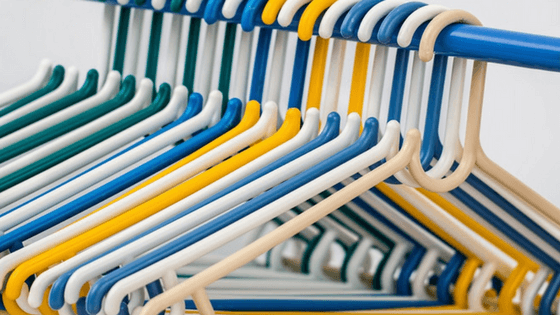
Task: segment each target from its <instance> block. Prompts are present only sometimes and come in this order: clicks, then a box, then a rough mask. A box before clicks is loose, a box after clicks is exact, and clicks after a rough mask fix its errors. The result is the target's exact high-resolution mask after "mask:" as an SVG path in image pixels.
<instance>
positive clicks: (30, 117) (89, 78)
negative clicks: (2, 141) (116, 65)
mask: <svg viewBox="0 0 560 315" xmlns="http://www.w3.org/2000/svg"><path fill="white" fill-rule="evenodd" d="M97 83H98V74H97V71H96V70H90V71H88V73H87V75H86V80H85V82H84V84H83V85H82V87H81V88H80V89H79V90H78V91H76V92H74V93H72V94H70V95H67V96H65V97H64V98H61V99H60V100H57V101H55V102H52V103H51V104H48V105H46V106H43V107H41V108H37V109H35V110H34V111H33V112H30V113H29V114H27V115H24V116H21V117H17V118H15V119H14V120H12V121H10V122H7V123H6V124H4V125H2V126H0V137H4V136H6V135H8V134H10V133H12V132H14V131H16V130H18V129H21V128H23V127H25V126H27V125H29V124H32V123H34V122H36V121H38V120H41V119H43V118H44V117H47V116H49V115H51V114H53V113H56V112H58V111H60V110H63V109H65V108H67V107H68V106H71V105H74V104H76V103H78V102H80V101H82V100H84V99H87V98H88V97H90V96H92V95H94V94H95V93H96V92H97ZM27 108H29V107H28V106H25V107H23V108H21V109H27ZM18 112H19V111H18ZM12 113H15V112H12ZM8 116H9V115H7V116H4V117H8ZM2 118H3V117H2ZM0 119H1V118H0ZM0 161H2V162H4V161H5V159H0Z"/></svg>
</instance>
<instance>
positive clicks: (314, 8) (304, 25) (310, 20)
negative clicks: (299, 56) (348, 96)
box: [299, 1, 368, 104]
mask: <svg viewBox="0 0 560 315" xmlns="http://www.w3.org/2000/svg"><path fill="white" fill-rule="evenodd" d="M337 3H338V2H337ZM330 4H331V3H330V2H324V3H322V2H315V1H314V2H311V4H310V5H309V6H308V8H307V9H306V10H305V11H304V13H303V14H302V17H301V21H300V24H299V32H300V36H303V37H304V39H305V38H308V37H309V36H310V35H311V34H312V30H313V25H314V23H315V20H316V19H317V18H318V16H319V15H320V14H321V12H322V11H323V10H324V9H325V8H327V7H329V6H330ZM335 9H336V8H335ZM329 10H330V8H329ZM338 11H342V12H343V9H342V10H340V9H338ZM340 14H341V13H340ZM325 20H329V22H332V23H331V24H332V27H334V24H335V23H336V20H337V18H336V17H332V15H331V16H329V13H328V11H327V13H325V17H323V19H322V22H321V23H323V22H324V21H325ZM323 29H325V27H323ZM327 29H328V25H327ZM302 32H303V33H304V35H302V34H301V33H302ZM331 32H332V31H331ZM362 54H363V55H364V56H365V55H368V51H366V50H364V52H363V53H362V52H360V51H359V50H358V52H357V53H356V58H363V56H362ZM366 59H367V58H366ZM356 62H357V63H358V61H356ZM363 68H364V69H367V67H363ZM363 74H365V72H364V73H363ZM362 76H363V75H362ZM361 81H363V82H364V83H365V78H361ZM362 94H363V93H359V92H358V93H353V94H352V95H362ZM361 102H363V99H362V100H353V101H351V103H353V104H358V103H361Z"/></svg>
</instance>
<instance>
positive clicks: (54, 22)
mask: <svg viewBox="0 0 560 315" xmlns="http://www.w3.org/2000/svg"><path fill="white" fill-rule="evenodd" d="M425 1H426V2H428V3H439V4H444V5H446V6H449V7H452V8H462V9H465V10H468V11H470V12H472V13H473V14H475V15H476V16H478V17H479V18H480V20H481V21H483V23H484V24H485V25H486V26H490V27H495V28H502V29H509V30H515V31H522V32H528V33H537V34H543V35H550V36H556V37H560V2H559V1H557V0H533V1H530V2H527V1H506V0H493V1H488V0H454V1H452V0H425ZM102 7H103V5H102V4H99V3H94V2H89V1H78V0H49V1H46V0H0V91H1V90H6V89H8V88H10V87H13V86H16V85H17V84H19V83H21V82H25V81H26V80H27V79H28V78H30V77H31V76H32V75H33V73H34V71H35V69H36V67H37V66H38V64H39V62H40V60H41V59H42V58H45V57H46V58H49V59H51V60H53V61H55V62H57V63H60V64H62V65H64V66H77V67H78V68H79V69H80V74H81V79H82V80H83V76H84V74H85V73H86V71H87V70H88V69H89V68H92V67H96V66H97V65H98V64H97V56H98V54H99V53H100V51H99V48H100V39H101V36H100V34H99V30H100V26H101V24H100V23H101V15H102ZM149 21H150V19H146V23H145V31H147V26H148V25H149ZM166 27H168V25H167V24H166ZM165 31H166V28H165V27H164V32H165ZM162 47H166V42H165V36H164V39H163V43H162ZM163 49H165V48H163ZM162 52H163V51H162ZM350 52H351V48H350V50H349V53H348V54H347V56H348V57H349V58H351V56H352V54H351V53H350ZM140 53H141V55H142V54H145V48H144V49H143V50H142V51H141V52H140ZM183 53H184V52H183ZM559 60H560V57H559ZM287 66H289V65H287ZM181 67H182V65H181ZM160 69H161V68H160ZM140 72H142V71H140ZM347 75H349V74H347ZM288 79H289V78H288ZM348 79H349V77H348ZM285 81H286V79H285ZM286 82H287V81H286ZM486 87H487V88H486V94H485V104H484V112H483V130H482V142H483V147H484V148H485V149H486V151H487V153H488V155H489V156H490V157H491V158H492V159H494V160H495V161H497V162H498V163H499V164H500V165H502V166H503V167H504V168H506V169H507V170H508V171H510V172H511V173H513V174H514V175H516V176H517V177H519V178H520V179H522V180H523V181H524V182H526V183H528V185H529V186H530V187H532V188H534V189H535V190H536V191H537V192H539V193H541V194H543V195H544V196H545V197H546V198H548V199H549V200H551V201H552V202H553V203H555V204H556V205H558V206H560V192H559V191H558V188H559V186H560V166H559V165H560V164H559V163H560V162H559V161H558V156H557V155H556V154H558V153H560V149H559V147H560V123H559V120H560V74H558V73H550V72H545V71H538V70H529V69H520V68H515V67H509V66H502V65H494V64H492V65H490V67H489V71H488V79H487V86H486ZM347 88H348V87H347ZM284 91H285V92H286V91H287V90H286V89H285V90H284ZM282 100H283V102H284V98H283V99H282ZM283 105H285V104H283Z"/></svg>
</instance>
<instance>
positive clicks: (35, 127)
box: [0, 72, 121, 159]
mask: <svg viewBox="0 0 560 315" xmlns="http://www.w3.org/2000/svg"><path fill="white" fill-rule="evenodd" d="M120 83H121V76H120V74H119V73H118V72H112V73H110V74H109V78H108V80H107V82H106V84H105V85H104V86H103V87H102V88H101V89H100V90H99V92H98V93H97V94H95V95H94V96H92V97H90V98H88V99H86V100H84V101H82V102H79V103H77V104H75V105H74V106H71V107H68V108H66V109H64V110H61V111H60V112H58V113H55V114H53V115H51V116H49V117H46V118H45V119H42V120H40V121H37V122H35V123H33V124H31V125H29V126H26V127H24V128H22V129H20V130H18V131H16V132H13V133H11V134H9V135H7V136H5V137H3V138H1V139H0V148H6V147H8V146H10V145H13V144H14V143H16V142H19V141H21V140H24V139H26V138H29V137H31V136H33V135H36V134H38V133H40V132H41V131H44V130H45V129H48V128H51V129H50V130H49V131H50V132H53V131H56V129H55V128H52V127H53V126H55V125H58V127H59V128H60V127H61V125H59V124H60V123H62V122H64V121H65V120H69V119H70V118H72V117H74V116H77V115H79V114H81V113H84V112H86V111H87V110H89V109H92V108H95V107H96V106H99V105H100V104H102V103H104V102H106V101H108V100H109V99H111V98H112V97H114V96H115V95H116V94H117V92H118V90H119V87H120ZM94 113H95V111H92V114H94ZM94 117H95V116H94ZM93 119H94V118H92V120H93ZM86 122H87V120H86ZM78 126H79V125H78ZM74 128H75V127H74V125H73V126H71V127H68V128H67V130H72V129H74ZM63 133H64V131H62V132H60V133H59V134H63ZM56 136H57V135H55V136H51V137H52V139H54V138H55V137H56ZM49 140H50V139H49ZM44 141H45V142H46V141H48V140H44ZM29 142H30V141H29ZM25 144H27V142H26V143H25ZM35 146H37V145H35V144H33V145H31V146H30V147H35ZM14 148H16V147H14ZM17 155H18V154H17V153H14V154H12V156H17ZM8 159H9V158H8Z"/></svg>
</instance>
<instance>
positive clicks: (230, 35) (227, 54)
mask: <svg viewBox="0 0 560 315" xmlns="http://www.w3.org/2000/svg"><path fill="white" fill-rule="evenodd" d="M236 30H237V24H234V23H227V24H226V31H225V36H224V49H223V54H222V67H221V70H220V82H219V83H218V90H219V91H220V92H222V95H223V97H222V115H223V114H224V113H225V111H226V107H227V103H228V101H229V83H230V80H231V68H232V64H233V51H234V49H235V34H236Z"/></svg>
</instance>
